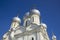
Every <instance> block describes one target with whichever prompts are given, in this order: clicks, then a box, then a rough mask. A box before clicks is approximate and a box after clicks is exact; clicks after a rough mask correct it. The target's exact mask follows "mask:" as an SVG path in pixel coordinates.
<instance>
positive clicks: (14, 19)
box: [13, 16, 21, 23]
mask: <svg viewBox="0 0 60 40" xmlns="http://www.w3.org/2000/svg"><path fill="white" fill-rule="evenodd" d="M13 21H16V22H19V23H21V19H20V18H19V17H18V16H17V17H14V18H13Z"/></svg>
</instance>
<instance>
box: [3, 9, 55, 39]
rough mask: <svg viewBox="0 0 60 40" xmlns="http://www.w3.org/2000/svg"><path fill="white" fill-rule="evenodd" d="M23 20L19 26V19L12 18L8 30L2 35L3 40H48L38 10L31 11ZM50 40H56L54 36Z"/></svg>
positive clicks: (44, 25)
mask: <svg viewBox="0 0 60 40" xmlns="http://www.w3.org/2000/svg"><path fill="white" fill-rule="evenodd" d="M23 20H24V23H23V25H22V26H21V23H22V22H21V19H20V18H19V17H18V16H16V17H14V18H13V19H12V23H11V26H10V29H9V30H8V32H6V33H5V34H4V35H3V40H50V38H49V35H48V32H47V25H46V24H45V23H42V22H41V15H40V11H39V10H37V9H31V10H30V11H29V12H27V13H26V14H25V15H24V18H23ZM52 40H56V36H55V35H54V34H53V36H52Z"/></svg>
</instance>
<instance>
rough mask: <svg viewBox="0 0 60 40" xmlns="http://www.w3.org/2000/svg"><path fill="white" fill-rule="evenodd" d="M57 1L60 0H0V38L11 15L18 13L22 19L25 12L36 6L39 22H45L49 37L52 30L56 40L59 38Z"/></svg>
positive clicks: (59, 20)
mask: <svg viewBox="0 0 60 40" xmlns="http://www.w3.org/2000/svg"><path fill="white" fill-rule="evenodd" d="M59 1H60V0H0V39H1V38H2V36H3V34H4V33H6V32H7V31H8V30H9V28H10V25H11V21H12V19H13V17H15V16H16V15H17V14H18V13H19V17H20V18H21V20H23V16H24V14H25V13H26V12H28V11H29V10H30V9H32V8H36V9H38V10H40V12H41V22H44V23H46V24H47V27H48V28H47V31H48V35H49V37H50V38H51V37H52V32H54V34H55V35H56V36H57V40H60V2H59ZM18 11H19V12H18ZM22 22H23V21H22ZM21 24H23V23H21Z"/></svg>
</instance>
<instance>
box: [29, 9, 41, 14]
mask: <svg viewBox="0 0 60 40" xmlns="http://www.w3.org/2000/svg"><path fill="white" fill-rule="evenodd" d="M30 12H31V13H32V14H38V15H40V11H39V10H37V9H32V10H31V11H30Z"/></svg>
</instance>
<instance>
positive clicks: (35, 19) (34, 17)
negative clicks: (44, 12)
mask: <svg viewBox="0 0 60 40" xmlns="http://www.w3.org/2000/svg"><path fill="white" fill-rule="evenodd" d="M30 15H31V23H34V24H37V25H40V11H39V10H37V9H32V10H31V11H30Z"/></svg>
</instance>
